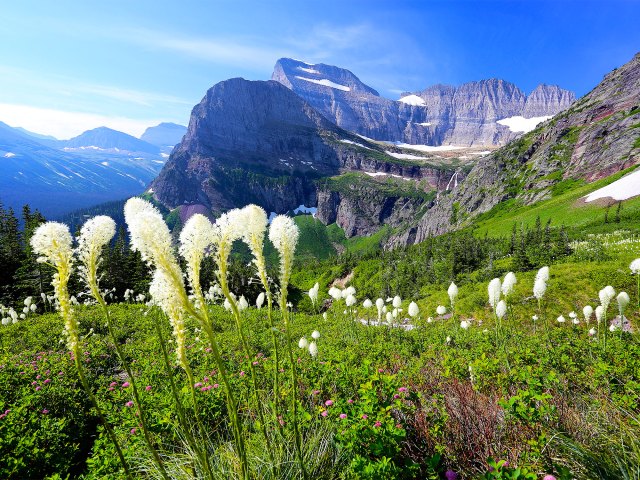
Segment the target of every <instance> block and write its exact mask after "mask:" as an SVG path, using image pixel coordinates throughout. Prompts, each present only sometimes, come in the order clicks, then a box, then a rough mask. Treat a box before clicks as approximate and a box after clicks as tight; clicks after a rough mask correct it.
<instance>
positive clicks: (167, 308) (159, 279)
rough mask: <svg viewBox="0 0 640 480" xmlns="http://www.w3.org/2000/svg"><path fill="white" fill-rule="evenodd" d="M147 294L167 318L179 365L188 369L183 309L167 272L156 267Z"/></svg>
mask: <svg viewBox="0 0 640 480" xmlns="http://www.w3.org/2000/svg"><path fill="white" fill-rule="evenodd" d="M149 294H150V295H151V298H152V301H153V304H154V305H157V306H158V307H160V308H161V309H162V311H163V312H164V313H165V314H166V315H167V317H168V318H169V323H170V324H171V327H172V328H173V337H174V340H175V342H176V355H177V357H178V362H179V363H180V366H181V367H182V368H183V369H185V370H188V364H187V352H186V346H185V345H186V329H185V325H184V314H185V312H184V309H183V308H182V304H181V303H180V302H177V301H176V298H177V297H178V296H179V295H180V294H179V293H178V292H177V291H176V285H175V283H174V282H173V281H172V279H171V278H169V276H168V275H167V272H166V271H165V270H162V269H157V270H156V271H155V272H154V273H153V279H152V280H151V284H150V285H149Z"/></svg>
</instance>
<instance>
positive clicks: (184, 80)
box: [0, 0, 640, 139]
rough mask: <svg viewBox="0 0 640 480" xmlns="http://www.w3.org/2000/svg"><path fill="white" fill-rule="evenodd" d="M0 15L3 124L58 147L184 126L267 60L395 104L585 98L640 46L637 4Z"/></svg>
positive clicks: (399, 4)
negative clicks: (97, 133) (322, 71)
mask: <svg viewBox="0 0 640 480" xmlns="http://www.w3.org/2000/svg"><path fill="white" fill-rule="evenodd" d="M0 11H1V13H2V14H1V16H0V121H3V122H5V123H8V124H9V125H11V126H20V127H23V128H27V129H28V130H31V131H34V132H37V133H41V134H48V135H53V136H56V137H57V138H61V139H65V138H70V137H72V136H75V135H78V134H80V133H82V132H83V131H85V130H88V129H90V128H95V127H98V126H102V125H105V126H108V127H111V128H114V129H117V130H121V131H124V132H127V133H129V134H132V135H135V136H139V135H140V134H142V132H143V131H144V130H145V128H147V127H149V126H152V125H156V124H158V123H160V122H175V123H179V124H183V125H187V124H188V121H189V115H190V112H191V109H192V108H193V106H194V105H195V104H197V103H198V102H199V101H200V100H201V98H202V97H203V96H204V94H205V92H206V91H207V89H208V88H210V87H211V86H213V85H214V84H215V83H217V82H219V81H222V80H225V79H228V78H232V77H244V78H246V79H250V80H268V79H269V78H270V77H271V73H272V70H273V65H274V63H275V62H276V60H277V59H278V58H281V57H292V58H296V59H301V60H304V61H307V62H309V63H326V64H331V65H337V66H340V67H343V68H347V69H349V70H351V71H352V72H353V73H355V74H356V75H357V76H358V77H359V78H360V79H361V80H362V81H363V82H365V83H366V84H368V85H370V86H372V87H373V88H375V89H376V90H378V92H380V94H381V95H383V96H385V97H387V98H392V99H397V98H399V94H400V93H401V92H404V91H417V90H422V89H424V88H426V87H427V86H429V85H433V84H436V83H443V84H451V85H459V84H461V83H464V82H468V81H473V80H481V79H485V78H502V79H504V80H508V81H511V82H513V83H515V84H516V85H518V86H519V87H520V88H521V89H523V90H524V91H525V92H529V91H531V90H532V89H533V88H535V86H536V85H538V84H540V83H547V84H557V85H560V86H561V87H563V88H567V89H570V90H573V91H574V92H576V94H577V95H578V96H582V95H584V94H585V93H587V92H589V91H590V90H591V89H592V88H593V87H595V86H596V85H597V84H598V83H599V82H600V81H601V80H602V77H603V76H604V75H605V74H606V73H608V72H609V71H611V70H612V69H614V68H616V67H619V66H621V65H623V64H624V63H626V62H628V61H629V60H630V59H631V58H632V57H633V55H634V54H635V53H637V52H638V51H640V28H638V25H637V19H638V18H640V0H626V1H615V0H602V1H577V0H575V1H574V0H553V1H537V0H501V1H497V0H496V1H489V0H487V1H483V0H469V1H462V0H461V1H457V0H442V1H437V0H421V1H420V0H416V1H403V0H395V1H392V0H389V1H377V0H367V1H360V0H353V1H348V0H340V1H335V0H322V1H316V0H263V1H246V0H244V1H243V0H180V1H165V0H135V1H132V0H126V1H125V0H109V1H98V0H89V1H85V2H79V1H77V0H56V1H55V2H52V1H50V0H20V1H13V2H3V5H2V7H1V10H0Z"/></svg>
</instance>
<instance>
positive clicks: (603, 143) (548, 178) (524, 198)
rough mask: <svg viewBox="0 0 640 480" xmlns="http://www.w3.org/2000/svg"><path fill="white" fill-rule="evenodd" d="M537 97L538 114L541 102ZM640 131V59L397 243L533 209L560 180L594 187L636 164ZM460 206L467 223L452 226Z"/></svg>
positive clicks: (489, 164) (484, 169) (483, 169)
mask: <svg viewBox="0 0 640 480" xmlns="http://www.w3.org/2000/svg"><path fill="white" fill-rule="evenodd" d="M558 94H561V92H558ZM535 98H536V100H535V102H534V101H533V100H532V101H531V103H530V105H531V107H530V108H532V109H533V108H537V107H534V105H535V104H539V103H540V102H541V100H540V98H541V97H539V96H536V97H535ZM639 127H640V54H637V55H636V56H635V57H634V58H633V59H632V60H631V61H630V62H629V63H627V64H625V65H624V66H622V67H620V68H618V69H616V70H614V71H612V72H611V73H609V74H608V75H606V76H605V78H604V79H603V81H602V82H601V83H600V84H599V85H598V86H597V87H596V88H594V89H593V90H592V91H591V92H590V93H589V94H587V95H586V96H584V97H583V98H581V99H580V100H579V101H577V102H575V103H574V104H573V105H572V106H571V107H570V108H569V109H568V110H566V111H565V112H562V113H561V114H560V115H558V116H556V117H555V118H553V119H552V120H551V121H549V122H547V123H545V124H544V125H542V126H540V127H539V128H537V129H536V130H534V131H532V132H530V133H529V134H527V135H525V136H523V137H522V138H520V139H518V140H516V141H514V142H512V143H510V144H509V145H507V146H505V147H503V148H500V149H498V150H496V151H495V152H493V153H492V154H491V155H488V156H486V157H484V158H482V159H481V160H480V161H479V162H478V164H477V165H476V166H475V167H474V168H473V169H472V170H471V172H470V173H469V175H468V177H467V179H466V180H465V181H464V182H462V184H461V185H460V186H459V188H457V189H456V190H454V191H453V192H451V193H450V194H448V195H442V196H440V199H439V201H438V202H437V203H436V205H435V206H434V207H433V208H432V209H431V210H429V211H428V212H427V213H426V214H425V215H424V216H423V217H422V219H421V220H420V221H419V222H417V224H416V226H415V227H413V228H411V229H409V230H408V231H406V232H405V233H403V234H402V235H400V236H398V237H396V238H395V239H393V241H392V244H406V243H417V242H420V241H422V240H424V239H425V238H426V237H427V236H429V235H433V234H439V233H443V232H446V231H448V230H451V229H454V228H458V227H460V226H462V225H463V224H464V222H468V221H469V220H471V219H473V217H474V216H476V215H478V214H480V213H484V212H487V211H489V210H491V209H492V208H493V207H494V206H496V205H497V204H498V203H500V202H501V201H504V200H507V199H516V201H517V202H519V203H521V204H531V203H535V202H537V201H540V200H543V199H546V198H550V196H551V189H552V187H553V186H554V185H555V184H556V183H557V182H559V181H562V180H566V179H584V180H586V181H594V180H598V179H601V178H604V177H607V176H609V175H611V174H613V173H615V172H618V171H620V170H623V169H625V168H628V167H630V166H632V165H634V164H637V163H639V162H640V128H639ZM551 174H553V175H551ZM454 205H455V208H456V209H457V210H458V213H459V214H458V215H457V216H456V217H457V218H458V219H462V220H459V221H457V222H455V223H451V219H452V218H453V217H452V212H453V209H454Z"/></svg>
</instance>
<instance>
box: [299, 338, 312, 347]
mask: <svg viewBox="0 0 640 480" xmlns="http://www.w3.org/2000/svg"><path fill="white" fill-rule="evenodd" d="M308 346H309V341H308V340H307V339H306V338H304V337H302V338H301V339H300V340H299V341H298V347H299V348H307V347H308Z"/></svg>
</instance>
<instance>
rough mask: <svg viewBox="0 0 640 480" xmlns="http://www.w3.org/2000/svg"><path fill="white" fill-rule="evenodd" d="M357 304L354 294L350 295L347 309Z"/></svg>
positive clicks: (347, 300) (346, 300)
mask: <svg viewBox="0 0 640 480" xmlns="http://www.w3.org/2000/svg"><path fill="white" fill-rule="evenodd" d="M356 302H357V300H356V297H355V296H353V295H352V294H349V295H348V296H347V298H346V299H345V303H346V304H347V307H353V306H354V305H355V304H356Z"/></svg>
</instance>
